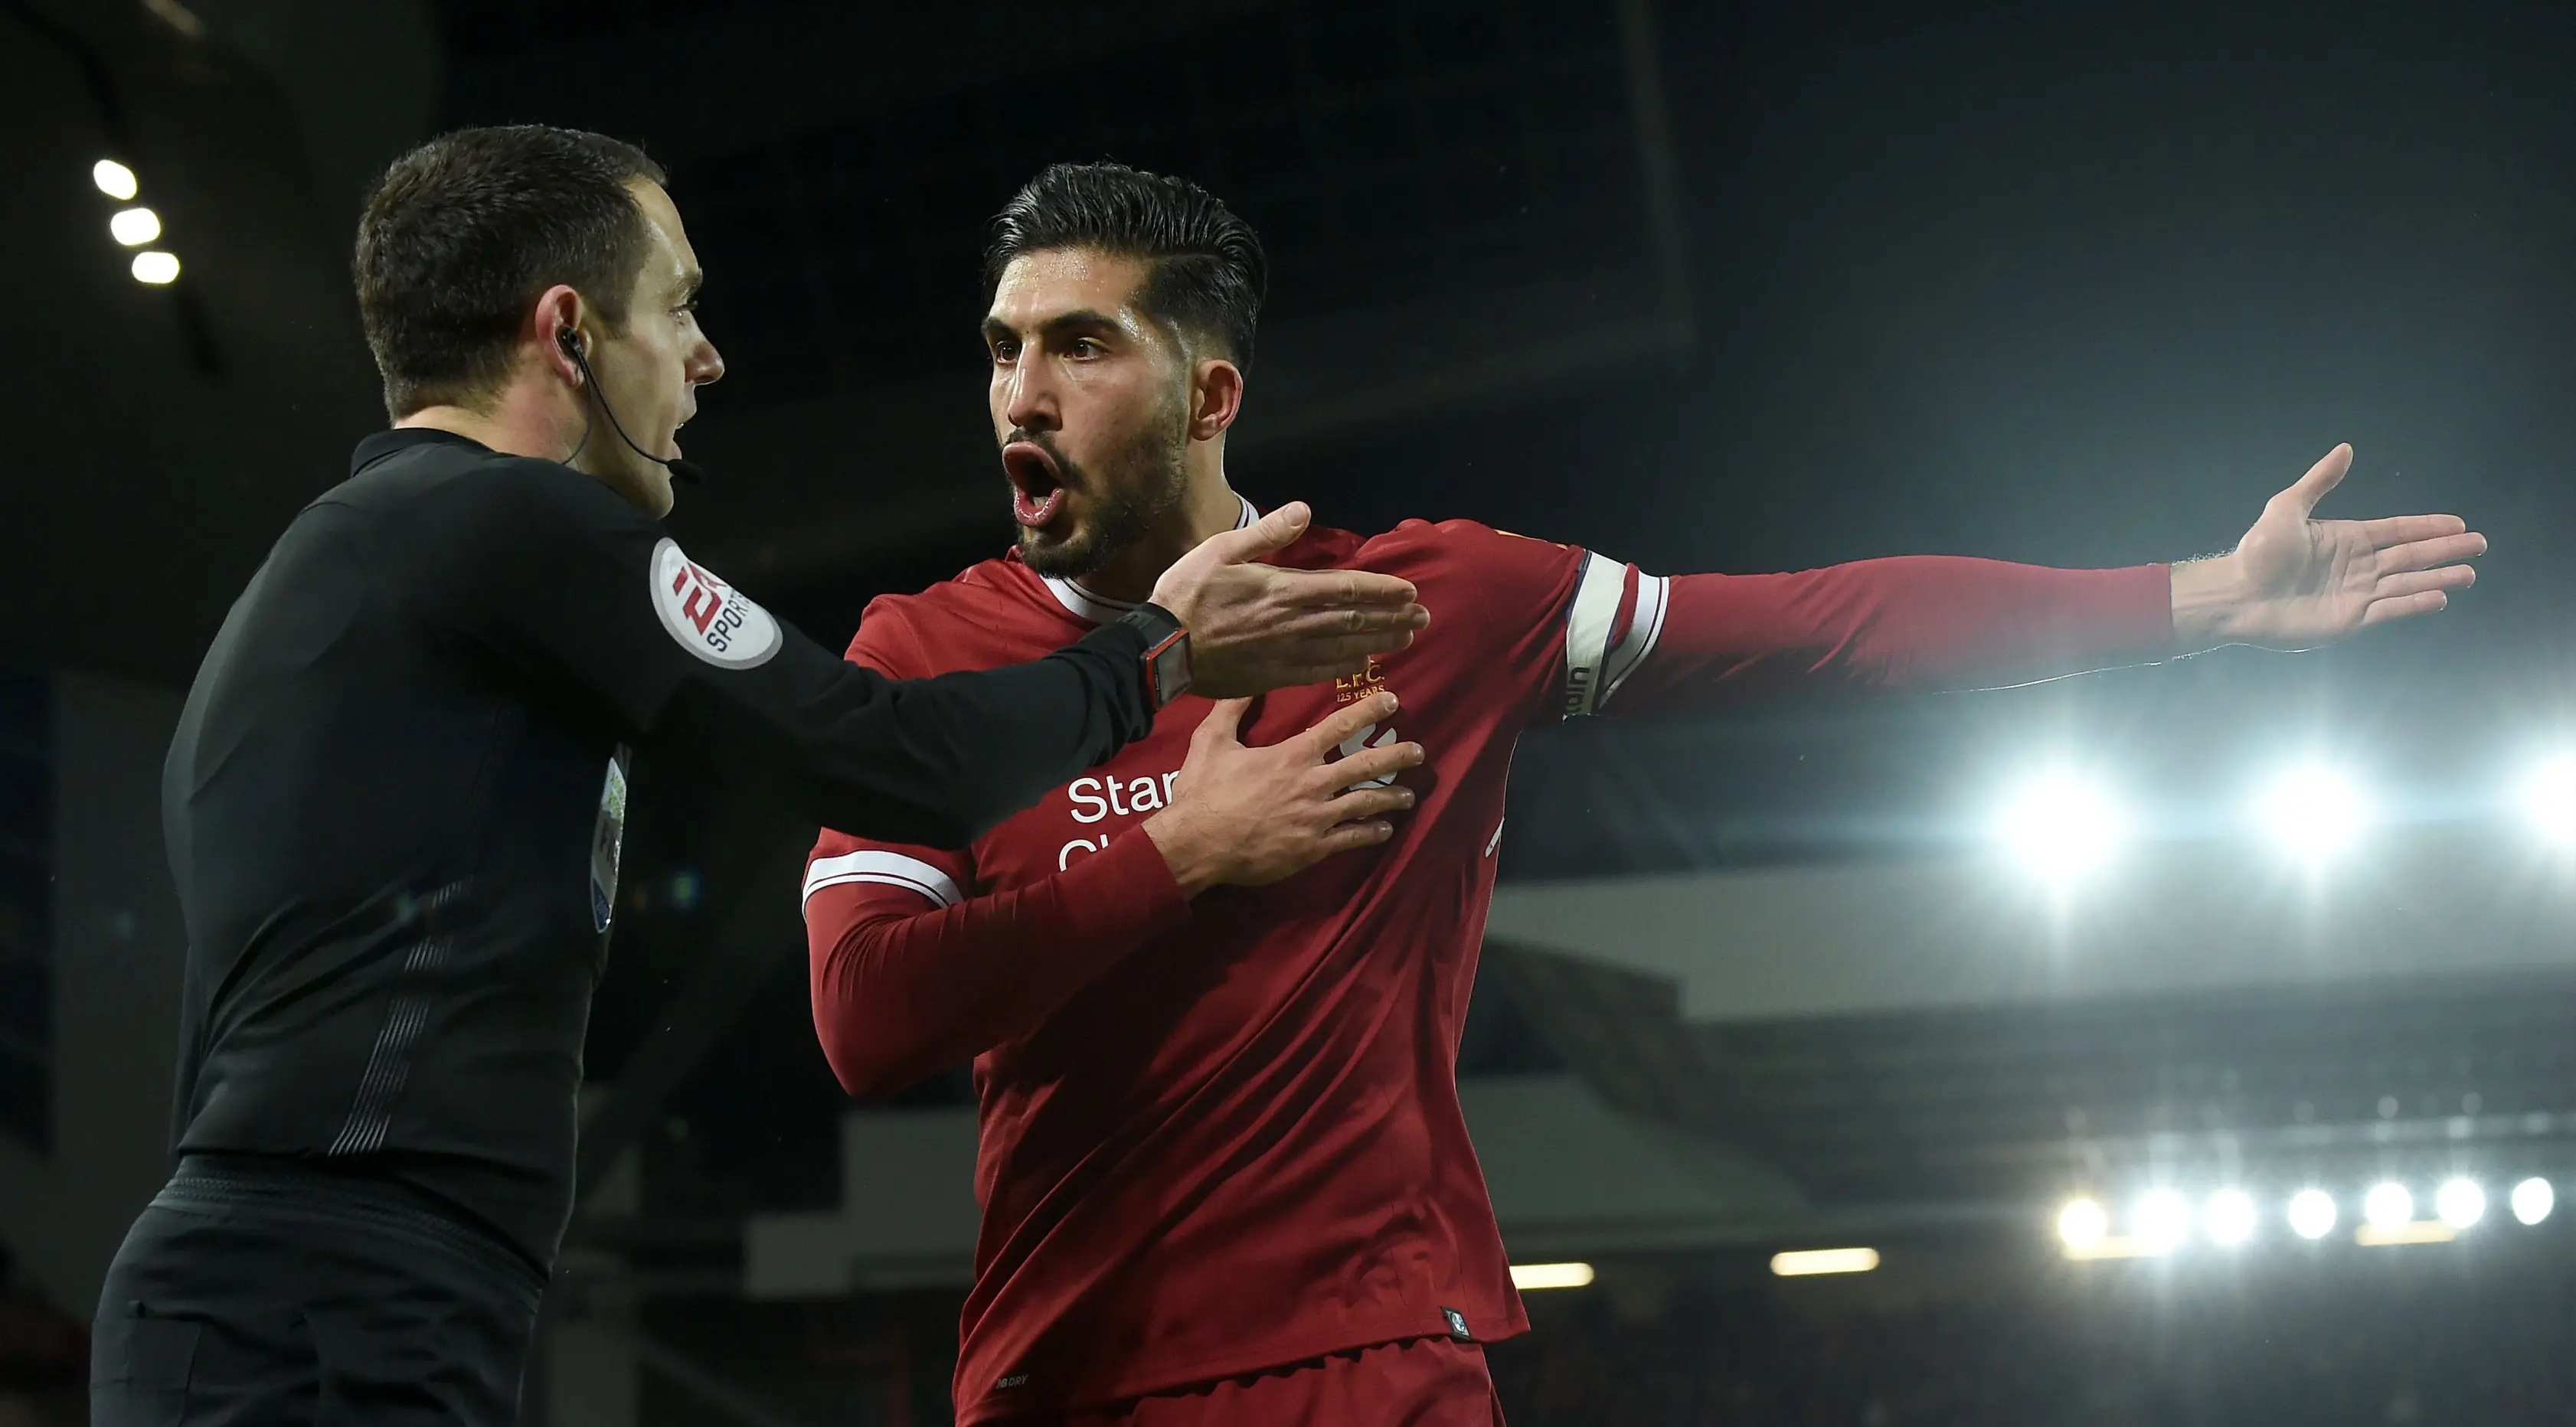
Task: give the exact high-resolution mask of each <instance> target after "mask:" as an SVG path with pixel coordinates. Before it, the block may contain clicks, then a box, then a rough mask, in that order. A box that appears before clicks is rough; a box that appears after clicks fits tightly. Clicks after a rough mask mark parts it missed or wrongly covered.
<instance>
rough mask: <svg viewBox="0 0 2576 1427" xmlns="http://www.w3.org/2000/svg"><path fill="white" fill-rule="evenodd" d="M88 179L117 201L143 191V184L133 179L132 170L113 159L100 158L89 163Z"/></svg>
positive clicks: (121, 201)
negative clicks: (95, 161)
mask: <svg viewBox="0 0 2576 1427" xmlns="http://www.w3.org/2000/svg"><path fill="white" fill-rule="evenodd" d="M89 181H90V182H92V183H94V184H97V185H98V191H99V192H101V193H104V194H106V195H107V196H108V197H110V198H113V199H115V200H116V201H117V202H119V203H123V202H124V201H126V200H127V199H129V198H132V197H133V196H134V195H136V194H138V193H140V192H142V191H143V185H141V184H139V183H137V182H135V181H134V170H132V169H130V168H127V167H126V166H125V165H123V164H121V163H118V162H117V161H116V160H114V159H100V160H99V161H98V162H97V163H94V164H92V165H90V170H89Z"/></svg>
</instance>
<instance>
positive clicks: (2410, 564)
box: [2376, 531, 2487, 574]
mask: <svg viewBox="0 0 2576 1427" xmlns="http://www.w3.org/2000/svg"><path fill="white" fill-rule="evenodd" d="M2485 553H2487V538H2486V537H2485V536H2483V535H2480V534H2478V533H2477V532H2475V531H2471V532H2469V533H2468V534H2466V535H2445V536H2443V537H2441V538H2440V539H2438V540H2417V541H2413V542H2411V543H2409V544H2405V545H2392V546H2389V547H2388V548H2387V549H2385V550H2382V551H2380V552H2379V563H2378V565H2377V566H2376V568H2377V569H2378V570H2379V571H2380V572H2381V573H2383V574H2393V573H2395V572H2397V571H2400V570H2429V569H2432V568H2433V567H2434V566H2436V565H2456V564H2458V563H2459V562H2461V561H2462V560H2474V559H2476V558H2477V557H2479V556H2480V555H2483V554H2485Z"/></svg>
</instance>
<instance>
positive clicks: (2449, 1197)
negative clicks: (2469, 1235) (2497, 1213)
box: [2433, 1179, 2487, 1229]
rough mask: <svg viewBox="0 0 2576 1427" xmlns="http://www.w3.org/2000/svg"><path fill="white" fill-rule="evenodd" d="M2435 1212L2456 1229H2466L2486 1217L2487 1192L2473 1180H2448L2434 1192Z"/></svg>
mask: <svg viewBox="0 0 2576 1427" xmlns="http://www.w3.org/2000/svg"><path fill="white" fill-rule="evenodd" d="M2433 1212H2434V1213H2436V1214H2438V1215H2440V1216H2441V1217H2442V1222H2443V1223H2445V1224H2448V1225H2450V1226H2451V1227H2452V1228H2454V1229H2465V1228H2467V1227H2469V1226H2470V1225H2471V1224H2474V1223H2476V1222H2477V1221H2479V1220H2480V1219H2483V1218H2485V1217H2486V1214H2487V1192H2486V1191H2485V1190H2483V1189H2480V1188H2479V1187H2478V1184H2477V1181H2476V1180H2473V1179H2446V1180H2444V1181H2442V1187H2441V1188H2439V1189H2436V1190H2434V1191H2433Z"/></svg>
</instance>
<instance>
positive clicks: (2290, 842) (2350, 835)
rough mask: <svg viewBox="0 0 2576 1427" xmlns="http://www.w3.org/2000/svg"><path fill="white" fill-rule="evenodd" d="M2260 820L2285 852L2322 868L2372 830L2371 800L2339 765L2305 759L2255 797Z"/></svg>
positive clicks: (2274, 842)
mask: <svg viewBox="0 0 2576 1427" xmlns="http://www.w3.org/2000/svg"><path fill="white" fill-rule="evenodd" d="M2254 821H2255V822H2256V824H2257V825H2259V826H2260V827H2261V828H2262V829H2263V831H2264V833H2265V835H2267V836H2269V837H2270V838H2271V839H2272V842H2273V845H2275V846H2277V847H2279V848H2280V849H2281V851H2282V852H2284V853H2286V854H2287V855H2289V856H2290V857H2293V858H2296V859H2297V860H2299V861H2301V862H2305V863H2307V864H2309V865H2310V866H2318V865H2322V864H2324V863H2326V862H2329V861H2332V860H2333V859H2334V858H2335V857H2336V856H2338V855H2340V854H2342V853H2343V852H2345V851H2347V850H2349V849H2350V848H2351V847H2352V845H2353V844H2354V843H2356V842H2359V841H2360V840H2361V835H2362V834H2363V833H2364V832H2366V831H2368V830H2369V827H2370V822H2371V807H2370V800H2369V799H2368V798H2367V797H2365V796H2363V794H2362V791H2361V788H2360V785H2358V784H2356V783H2354V782H2353V781H2352V779H2350V778H2348V777H2346V776H2344V775H2343V774H2341V773H2339V772H2336V771H2335V770H2334V769H2332V768H2329V767H2327V766H2325V765H2324V764H2322V763H2302V764H2300V765H2298V766H2296V767H2294V768H2291V769H2290V770H2288V771H2287V772H2285V773H2283V774H2281V775H2280V776H2279V777H2277V778H2274V779H2273V780H2272V781H2271V782H2270V783H2268V784H2265V785H2264V788H2263V791H2262V792H2261V794H2259V795H2258V796H2257V797H2256V798H2255V800H2254Z"/></svg>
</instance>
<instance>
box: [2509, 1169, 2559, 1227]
mask: <svg viewBox="0 0 2576 1427" xmlns="http://www.w3.org/2000/svg"><path fill="white" fill-rule="evenodd" d="M2511 1202H2512V1204H2513V1217H2514V1218H2516V1219H2518V1220H2520V1221H2522V1222H2523V1223H2525V1224H2537V1223H2539V1222H2540V1221H2541V1220H2543V1219H2546V1218H2548V1217H2549V1211H2550V1210H2551V1209H2554V1208H2556V1207H2557V1205H2558V1195H2557V1192H2556V1191H2554V1190H2552V1189H2551V1188H2550V1187H2549V1181H2548V1180H2545V1179H2526V1180H2524V1181H2523V1182H2522V1183H2520V1184H2517V1185H2515V1186H2514V1187H2513V1198H2512V1200H2511Z"/></svg>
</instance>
